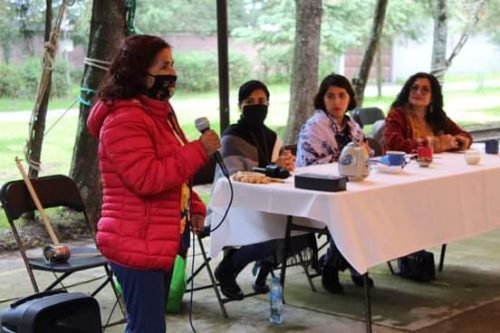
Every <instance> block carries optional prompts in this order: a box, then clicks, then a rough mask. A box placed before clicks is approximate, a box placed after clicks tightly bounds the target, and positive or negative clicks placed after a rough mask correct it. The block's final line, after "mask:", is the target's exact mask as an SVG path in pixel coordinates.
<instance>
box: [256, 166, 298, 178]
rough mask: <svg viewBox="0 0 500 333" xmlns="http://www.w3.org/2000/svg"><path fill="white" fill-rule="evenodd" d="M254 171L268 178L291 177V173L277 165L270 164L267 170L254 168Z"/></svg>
mask: <svg viewBox="0 0 500 333" xmlns="http://www.w3.org/2000/svg"><path fill="white" fill-rule="evenodd" d="M252 171H256V172H260V173H263V174H265V175H266V176H267V177H271V178H280V179H285V178H288V177H289V176H290V172H289V171H288V170H287V169H285V168H282V167H280V166H279V165H276V164H268V165H266V167H265V168H259V167H253V168H252Z"/></svg>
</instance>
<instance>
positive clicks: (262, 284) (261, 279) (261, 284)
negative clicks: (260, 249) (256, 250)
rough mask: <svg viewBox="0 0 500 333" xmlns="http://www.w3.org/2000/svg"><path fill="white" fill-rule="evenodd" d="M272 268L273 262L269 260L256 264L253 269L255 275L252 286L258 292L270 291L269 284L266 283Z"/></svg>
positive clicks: (265, 292)
mask: <svg viewBox="0 0 500 333" xmlns="http://www.w3.org/2000/svg"><path fill="white" fill-rule="evenodd" d="M272 269H273V264H272V263H269V262H262V263H260V264H255V266H254V268H253V269H252V273H253V274H254V277H255V278H254V280H253V283H252V288H253V290H254V291H255V292H256V293H259V294H267V293H268V292H269V286H268V285H267V284H266V280H267V276H268V275H269V273H270V272H271V270H272Z"/></svg>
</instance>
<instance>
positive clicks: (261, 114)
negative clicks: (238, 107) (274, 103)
mask: <svg viewBox="0 0 500 333" xmlns="http://www.w3.org/2000/svg"><path fill="white" fill-rule="evenodd" d="M266 117H267V105H264V104H253V105H245V106H243V111H242V114H241V120H243V121H244V122H245V123H247V124H248V125H250V126H252V127H258V126H263V125H264V120H266Z"/></svg>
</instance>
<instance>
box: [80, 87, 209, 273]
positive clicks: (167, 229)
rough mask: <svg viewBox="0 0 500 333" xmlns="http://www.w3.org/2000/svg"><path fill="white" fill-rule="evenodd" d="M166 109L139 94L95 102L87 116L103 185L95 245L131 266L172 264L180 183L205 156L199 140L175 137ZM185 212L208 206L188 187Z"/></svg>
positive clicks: (176, 243) (162, 267)
mask: <svg viewBox="0 0 500 333" xmlns="http://www.w3.org/2000/svg"><path fill="white" fill-rule="evenodd" d="M171 116H173V111H172V108H171V106H170V104H169V103H168V102H161V101H157V100H153V99H150V98H148V97H144V96H141V97H140V98H138V99H133V100H116V101H113V102H104V101H99V102H98V103H97V104H96V105H95V106H94V108H93V109H92V111H91V113H90V116H89V118H88V120H87V126H88V128H89V132H90V133H91V135H93V136H98V137H99V166H100V170H101V179H102V186H103V204H102V211H101V218H100V220H99V223H98V231H97V244H98V246H99V248H100V250H101V252H102V253H103V255H104V256H105V257H106V258H108V259H109V260H110V261H112V262H115V263H117V264H120V265H123V266H126V267H129V268H134V269H159V270H169V269H170V268H171V267H172V264H173V262H174V258H175V256H176V254H177V251H178V248H179V239H180V234H179V230H180V229H179V226H180V220H181V216H180V198H181V186H182V184H183V183H187V182H188V181H189V179H190V178H191V177H192V176H193V175H194V174H195V173H196V172H197V171H198V170H199V169H200V168H201V167H202V166H203V165H204V164H205V163H206V162H207V160H208V157H207V155H206V153H205V150H204V148H203V145H202V143H201V141H199V140H196V141H193V142H187V140H186V139H185V138H184V135H183V134H182V133H177V136H176V133H174V130H173V128H174V127H173V126H172V125H171V124H176V121H174V120H172V121H167V119H172V117H171ZM169 117H170V118H169ZM178 131H180V129H179V130H178ZM179 138H181V139H182V141H184V142H185V143H184V145H183V144H181V143H180V142H179ZM191 213H192V214H201V215H205V213H206V210H205V205H204V204H203V203H202V202H201V201H200V199H199V197H198V196H197V195H196V194H195V193H194V192H193V196H192V205H191Z"/></svg>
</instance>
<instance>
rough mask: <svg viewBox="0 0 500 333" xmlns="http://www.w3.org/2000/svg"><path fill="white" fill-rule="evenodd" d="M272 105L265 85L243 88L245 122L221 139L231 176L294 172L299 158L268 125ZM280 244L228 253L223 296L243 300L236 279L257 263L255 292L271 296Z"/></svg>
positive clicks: (220, 272) (219, 275) (221, 273)
mask: <svg viewBox="0 0 500 333" xmlns="http://www.w3.org/2000/svg"><path fill="white" fill-rule="evenodd" d="M268 105H269V90H268V89H267V87H266V85H265V84H263V83H262V82H260V81H256V80H252V81H248V82H246V83H244V84H243V85H242V86H241V87H240V90H239V94H238V106H239V107H240V110H241V118H240V120H239V121H238V122H237V123H236V124H233V125H231V126H229V127H228V128H227V129H226V130H225V131H224V133H223V134H222V138H221V144H222V147H221V154H222V156H223V158H224V163H225V165H226V167H227V169H228V171H229V174H233V173H235V172H237V171H251V170H252V168H253V167H265V166H267V165H269V164H277V165H279V166H281V167H283V168H286V169H287V170H289V171H291V170H293V168H294V166H295V157H294V156H293V155H292V154H291V152H290V151H289V150H284V149H283V146H282V143H281V140H280V139H279V138H278V136H277V135H276V133H275V132H274V131H273V130H271V129H270V128H268V127H267V126H266V125H264V120H265V119H266V116H267V109H268ZM220 176H221V172H220V169H219V168H217V171H216V176H215V180H214V182H215V181H216V179H217V178H218V177H220ZM278 244H279V241H278V240H271V241H267V242H262V243H257V244H250V245H245V246H241V247H239V248H230V249H227V250H226V253H225V255H224V258H223V260H222V261H221V263H220V264H219V266H217V268H216V269H215V277H216V279H217V280H218V281H219V283H220V286H221V291H222V293H223V294H224V295H225V296H226V297H228V298H230V299H242V298H243V293H242V291H241V289H240V287H239V286H238V284H237V283H236V277H237V275H238V274H239V273H240V272H241V271H242V270H243V268H245V266H246V265H248V264H249V263H250V262H253V261H257V263H256V276H255V279H254V283H253V285H252V286H253V289H254V290H255V291H256V292H258V293H267V292H268V291H269V288H268V286H267V285H266V278H267V276H268V274H269V272H270V271H271V269H272V268H273V267H274V265H275V260H274V254H275V253H276V249H277V245H278ZM254 271H255V270H254Z"/></svg>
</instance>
